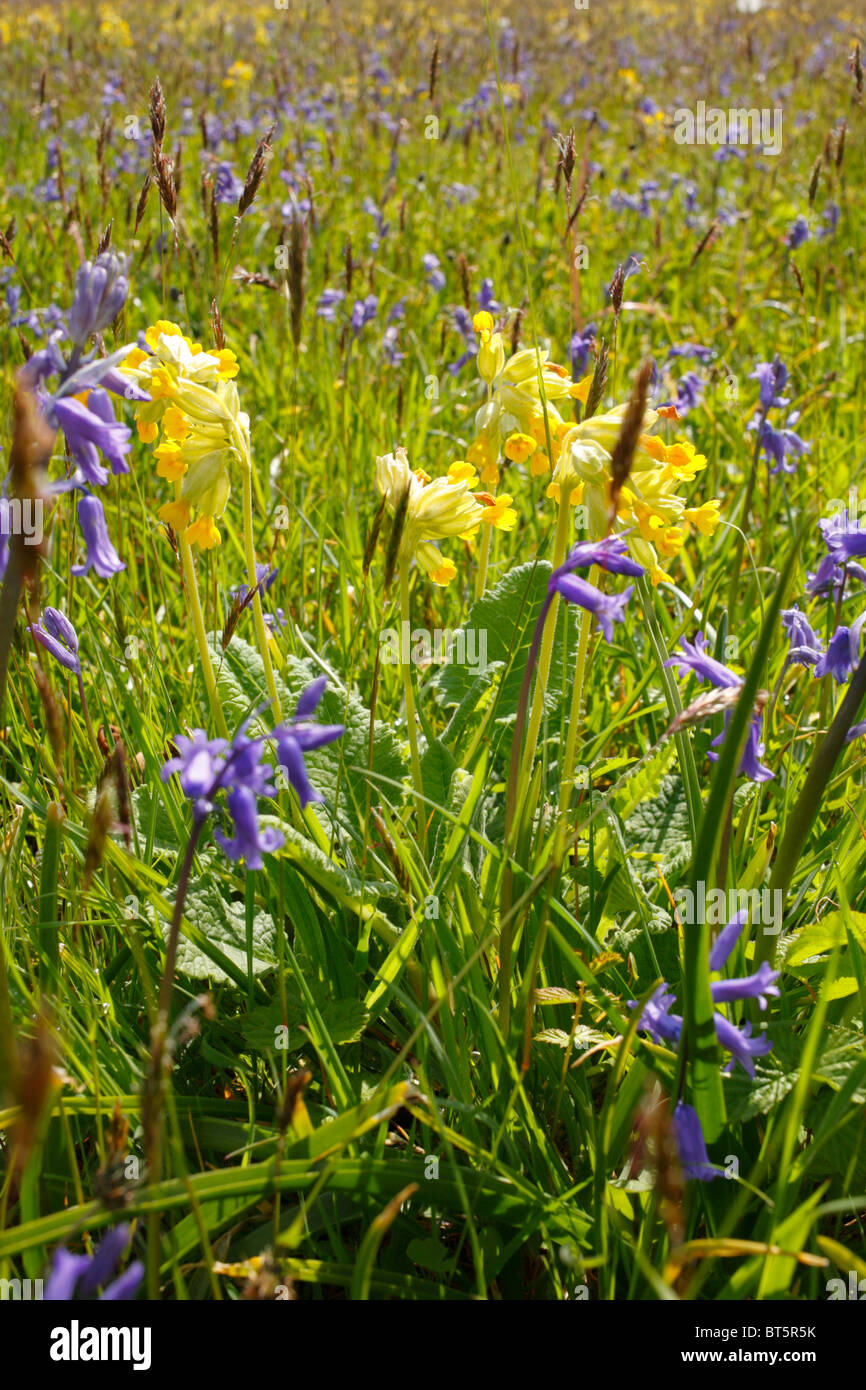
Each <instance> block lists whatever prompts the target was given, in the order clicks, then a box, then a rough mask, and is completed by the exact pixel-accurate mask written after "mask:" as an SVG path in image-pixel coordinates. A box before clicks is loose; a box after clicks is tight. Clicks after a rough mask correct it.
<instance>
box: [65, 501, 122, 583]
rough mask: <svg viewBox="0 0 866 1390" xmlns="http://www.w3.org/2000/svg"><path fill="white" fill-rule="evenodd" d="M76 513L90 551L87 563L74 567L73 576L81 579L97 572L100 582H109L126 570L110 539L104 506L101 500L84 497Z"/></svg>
mask: <svg viewBox="0 0 866 1390" xmlns="http://www.w3.org/2000/svg"><path fill="white" fill-rule="evenodd" d="M76 512H78V524H79V525H81V531H82V535H83V539H85V546H86V549H88V557H86V560H85V563H83V564H74V566H72V574H74V575H76V577H79V575H82V574H89V573H90V570H96V573H97V574H99V577H100V580H108V578H111V575H113V574H118V573H120V571H121V570H125V569H126V566H125V564H124V562H122V560H121V557H120V556H118V553H117V550H115V549H114V546H113V545H111V541H110V539H108V527H107V525H106V513H104V512H103V505H101V502H100V500H99V498H93V496H89V495H88V496H83V498H81V499H79V502H78V507H76Z"/></svg>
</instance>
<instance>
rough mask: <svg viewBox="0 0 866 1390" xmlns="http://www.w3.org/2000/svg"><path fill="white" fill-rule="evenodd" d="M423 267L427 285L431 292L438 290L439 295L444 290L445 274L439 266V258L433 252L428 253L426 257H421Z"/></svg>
mask: <svg viewBox="0 0 866 1390" xmlns="http://www.w3.org/2000/svg"><path fill="white" fill-rule="evenodd" d="M421 265H422V266H423V268H424V274H425V275H426V277H427V284H428V285H429V286H430V288H431V290H436V292H437V293H438V292H439V291H440V290H444V288H445V272H444V271H443V270H442V268H441V266H440V264H439V257H438V256H434V254H433V252H432V251H428V252H427V254H426V255H424V256H422V257H421Z"/></svg>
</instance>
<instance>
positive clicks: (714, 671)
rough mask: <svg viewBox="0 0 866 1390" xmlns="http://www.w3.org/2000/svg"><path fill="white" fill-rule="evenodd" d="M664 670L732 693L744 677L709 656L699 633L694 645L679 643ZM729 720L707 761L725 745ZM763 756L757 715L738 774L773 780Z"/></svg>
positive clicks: (729, 713) (711, 747)
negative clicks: (670, 668) (690, 675)
mask: <svg viewBox="0 0 866 1390" xmlns="http://www.w3.org/2000/svg"><path fill="white" fill-rule="evenodd" d="M665 665H666V666H675V667H676V668H677V675H678V676H679V677H680V678H682V677H683V676H685V675H687V674H688V672H689V671H694V673H695V675H697V676H699V677H700V679H701V680H704V681H709V682H710V684H711V685H714V686H716V688H717V689H720V690H734V689H736V688H737V687H738V686H741V685H742V684H743V677H742V676H738V675H735V673H734V672H733V671H730V670H729V669H728V667H727V666H725V665H723V664H722V662H721V661H717V660H716V658H715V657H714V656H710V654H709V652H708V651H707V650H706V641H705V639H704V635H703V633H701V632H699V633H698V634H697V636H696V637H695V640H694V642H693V643H689V642H688V641H687V640H686V639H685V638H683V639H682V640H681V642H680V650H679V651H678V652H677V653H675V655H674V656H672V657H670V658H669V660H668V661H666V662H665ZM730 719H731V711H730V710H728V711H727V713H726V714H725V727H724V729H723V730H722V732H721V734H719V735H718V737H717V738H714V739H713V741H712V744H711V745H710V749H711V751H710V754H709V756H710V758H711V759H712V760H713V761H715V760H716V759H717V758H718V753H715V752H713V751H712V750H713V749H715V748H718V746H719V744H720V743H722V742H723V741H724V738H725V735H726V734H727V732H728V725H729V723H730ZM763 753H764V744H763V742H762V741H761V719H760V715H755V717H754V718H753V719H752V721H751V723H750V725H749V732H748V735H747V737H746V745H745V748H744V749H743V757H742V761H741V762H740V772H742V773H743V774H744V775H745V776H746V777H748V778H749V779H750V780H751V781H753V782H767V781H769V780H770V778H772V777H773V775H774V774H773V773H772V772H771V771H770V769H769V768H768V767H765V766H764V765H763V763H762V762H761V758H762V756H763Z"/></svg>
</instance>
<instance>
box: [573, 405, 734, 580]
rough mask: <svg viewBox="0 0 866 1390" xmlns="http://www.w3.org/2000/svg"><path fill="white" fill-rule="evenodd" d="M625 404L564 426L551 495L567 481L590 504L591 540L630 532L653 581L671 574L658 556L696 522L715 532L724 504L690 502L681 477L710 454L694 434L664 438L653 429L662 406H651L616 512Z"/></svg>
mask: <svg viewBox="0 0 866 1390" xmlns="http://www.w3.org/2000/svg"><path fill="white" fill-rule="evenodd" d="M626 410H627V406H626V405H620V406H617V407H616V408H615V409H613V410H609V411H607V412H606V413H604V414H602V415H594V416H592V417H591V419H589V420H584V421H581V422H580V423H579V424H577V425H573V426H572V427H571V428H570V429H569V430H568V431H567V432H566V434H565V436H564V438H563V440H562V443H561V447H560V451H559V457H558V459H557V461H556V465H555V467H554V470H553V477H552V482H551V485H550V487H549V488H548V496H554V497H556V498H557V500H559V498H560V496H561V489H562V488H563V487H568V488H569V489H570V493H571V501H572V502H579V503H580V504H581V505H582V506H584V507H585V508H586V513H587V529H588V533H589V539H590V540H601V539H602V537H603V536H605V535H607V534H608V531H609V530H610V531H613V532H614V534H618V533H625V534H627V539H628V548H629V551H630V552H631V554H632V556H633V557H634V559H635V560H637V562H638V563H639V564H641V565H643V566H644V567H645V568H646V569H647V570H649V572H650V576H651V578H652V581H653V583H654V584H658V583H660V582H661V581H662V580H665V581H667V582H670V579H669V576H668V575H667V574H666V573H665V572H664V570H663V569H662V568H661V566H660V564H659V557H661V559H663V560H670V559H672V558H673V557H674V556H675V555H676V554H677V553H678V552H679V551H680V550H681V549H682V546H683V543H684V541H685V538H686V536H687V534H688V532H689V530H690V528H691V526H695V527H697V529H698V530H699V531H700V532H701V534H702V535H705V536H711V535H712V534H713V532H714V531H715V529H716V527H717V526H718V524H719V521H720V517H719V504H718V502H717V501H716V500H715V499H713V500H712V501H709V502H705V503H702V504H696V505H695V506H689V505H688V504H687V503H686V501H685V499H684V498H683V497H681V496H680V489H681V488H682V487H683V485H684V484H687V483H690V482H692V481H693V480H694V478H695V476H696V474H697V473H698V472H700V470H701V469H702V468H705V467H706V463H707V461H706V459H705V458H704V456H703V454H698V453H697V452H696V450H695V447H694V445H693V444H690V443H689V442H688V441H680V442H677V443H675V444H671V445H666V444H665V443H664V440H662V439H660V438H659V437H658V435H654V434H651V433H650V430H651V429H652V428H653V426H654V425H655V424H656V421H657V420H658V412H657V411H655V410H650V409H647V410H646V411H645V413H644V418H643V421H642V432H641V434H640V436H639V438H638V443H637V447H636V449H635V452H634V456H633V458H632V464H631V469H630V472H629V476H628V480H627V482H626V483H625V485H624V486H623V487H622V489H621V491H620V493H619V498H618V501H617V513H616V517H615V518H613V519H611V497H612V476H611V455H612V452H613V449H614V447H615V445H616V441H617V439H618V438H619V434H620V430H621V429H622V423H623V417H624V415H625V412H626Z"/></svg>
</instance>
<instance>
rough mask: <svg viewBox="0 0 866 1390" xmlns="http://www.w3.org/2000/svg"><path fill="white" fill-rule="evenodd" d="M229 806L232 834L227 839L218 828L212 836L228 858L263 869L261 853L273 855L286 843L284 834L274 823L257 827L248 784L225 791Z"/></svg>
mask: <svg viewBox="0 0 866 1390" xmlns="http://www.w3.org/2000/svg"><path fill="white" fill-rule="evenodd" d="M228 807H229V815H230V816H231V818H232V823H233V825H234V832H235V833H234V836H233V837H232V839H229V838H228V836H227V835H224V834H223V832H222V831H221V830H220V829H219V828H218V827H217V829H215V830H214V832H213V836H214V839H215V840H216V842H217V844H218V845H219V846H220V847H221V848H222V849H223V850H224V851H225V853H226V854H227V855H228V857H229V859H232V860H238V859H243V860H244V863H245V864H246V867H247V868H248V869H261V868H263V867H264V861H263V859H262V855H263V854H273V852H274V850H277V849H279V848H280V846H281V845H282V844H284V843H285V838H286V837H285V836H284V835H283V833H282V831H281V830H277V829H275V828H274V827H273V826H266V827H265V828H264V829H262V828H261V827H260V825H259V820H258V808H257V806H256V798H255V794H254V793H253V792H252V791H251V790H250V788H249V787H247V786H243V785H241V786H236V787H232V789H231V791H230V792H229V794H228Z"/></svg>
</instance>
